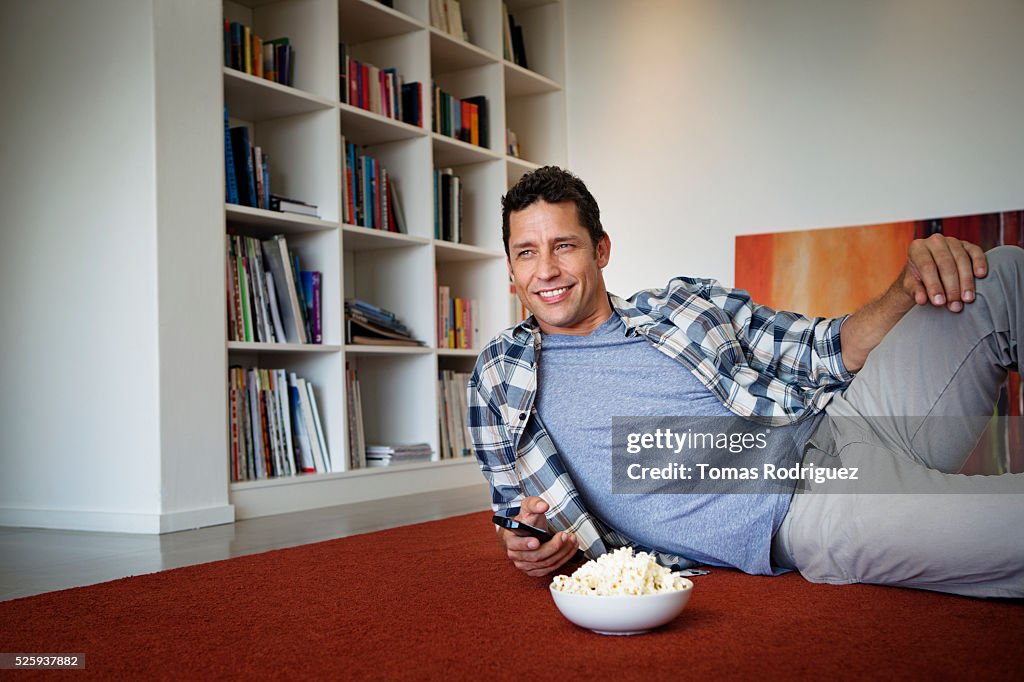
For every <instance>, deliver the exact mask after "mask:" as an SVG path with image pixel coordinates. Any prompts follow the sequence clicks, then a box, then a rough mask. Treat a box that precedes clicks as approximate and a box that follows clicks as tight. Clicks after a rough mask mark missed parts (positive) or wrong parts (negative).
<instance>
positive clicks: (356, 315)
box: [345, 298, 424, 346]
mask: <svg viewBox="0 0 1024 682" xmlns="http://www.w3.org/2000/svg"><path fill="white" fill-rule="evenodd" d="M345 338H346V342H347V343H355V344H371V345H384V346H422V345H424V344H423V342H422V341H419V340H417V339H414V338H413V336H412V333H411V332H410V331H409V330H408V329H407V328H406V326H405V325H404V324H402V323H401V322H400V321H399V320H398V317H397V316H396V315H395V314H394V313H393V312H390V311H388V310H385V309H383V308H378V307H377V306H375V305H371V304H369V303H367V302H366V301H360V300H359V299H355V298H353V299H346V301H345Z"/></svg>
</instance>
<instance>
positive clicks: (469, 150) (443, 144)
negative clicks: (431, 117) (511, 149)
mask: <svg viewBox="0 0 1024 682" xmlns="http://www.w3.org/2000/svg"><path fill="white" fill-rule="evenodd" d="M430 137H431V140H432V141H433V146H434V165H435V166H436V167H438V168H443V167H445V166H465V165H467V164H471V163H481V162H483V161H494V160H497V159H500V158H501V155H500V154H498V153H497V152H492V151H491V150H490V149H485V148H484V147H479V146H477V145H475V144H470V143H468V142H463V141H462V140H456V139H455V138H454V137H447V136H445V135H441V134H440V133H431V134H430Z"/></svg>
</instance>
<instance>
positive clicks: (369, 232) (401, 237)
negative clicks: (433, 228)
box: [342, 225, 430, 251]
mask: <svg viewBox="0 0 1024 682" xmlns="http://www.w3.org/2000/svg"><path fill="white" fill-rule="evenodd" d="M342 233H343V235H344V239H343V242H342V245H343V247H344V249H345V250H346V251H375V250H377V249H400V248H406V247H409V246H424V245H426V244H429V243H430V240H429V239H427V238H426V237H417V236H416V235H411V234H399V233H396V232H385V231H384V230H374V229H373V228H370V227H362V226H360V225H344V226H342Z"/></svg>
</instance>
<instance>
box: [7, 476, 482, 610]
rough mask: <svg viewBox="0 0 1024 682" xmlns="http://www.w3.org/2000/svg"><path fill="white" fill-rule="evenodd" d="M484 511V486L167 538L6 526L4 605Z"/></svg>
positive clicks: (176, 534) (311, 512)
mask: <svg viewBox="0 0 1024 682" xmlns="http://www.w3.org/2000/svg"><path fill="white" fill-rule="evenodd" d="M484 509H490V494H489V492H488V489H487V486H486V485H480V486H470V487H467V488H457V489H455V490H446V491H443V492H436V493H422V494H418V495H408V496H405V497H396V498H391V499H386V500H374V501H371V502H361V503H357V504H347V505H341V506H338V507H329V508H326V509H317V510H313V511H308V512H296V513H294V514H280V515H277V516H266V517H263V518H259V519H247V520H245V521H238V522H235V523H231V524H227V525H223V526H212V527H209V528H200V529H198V530H190V531H182V532H180V533H168V534H166V535H134V534H127V533H90V532H84V531H61V530H41V529H34V528H4V527H0V601H4V600H8V599H17V598H19V597H28V596H31V595H34V594H41V593H43V592H51V591H53V590H62V589H66V588H69V587H79V586H82V585H93V584H95V583H101V582H106V581H108V580H115V579H117V578H125V577H127V576H132V575H142V574H144V573H155V572H157V571H164V570H167V569H170V568H179V567H181V566H191V565H193V564H201V563H205V562H208V561H217V560H220V559H229V558H231V557H236V556H243V555H246V554H257V553H259V552H266V551H268V550H272V549H281V548H284V547H294V546H296V545H304V544H308V543H311V542H320V541H322V540H332V539H334V538H340V537H344V536H346V535H355V534H358V533H368V532H372V531H375V530H382V529H384V528H394V527H395V526H403V525H407V524H410V523H418V522H420V521H430V520H433V519H441V518H446V517H449V516H456V515H458V514H466V513H469V512H473V511H481V510H484Z"/></svg>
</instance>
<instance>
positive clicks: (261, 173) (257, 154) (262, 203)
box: [224, 107, 270, 208]
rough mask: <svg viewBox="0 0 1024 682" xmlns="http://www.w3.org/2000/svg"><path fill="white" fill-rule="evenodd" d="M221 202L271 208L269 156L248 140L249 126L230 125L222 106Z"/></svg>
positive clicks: (226, 112)
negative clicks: (222, 166)
mask: <svg viewBox="0 0 1024 682" xmlns="http://www.w3.org/2000/svg"><path fill="white" fill-rule="evenodd" d="M224 201H226V202H227V203H229V204H238V205H241V206H252V207H253V208H270V159H269V158H267V155H266V154H265V153H264V152H263V148H262V147H255V146H253V145H252V144H250V142H249V128H247V127H246V126H236V127H234V128H231V127H229V123H228V110H227V107H225V108H224Z"/></svg>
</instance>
